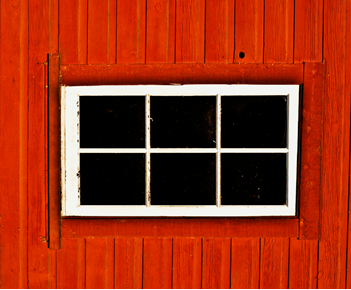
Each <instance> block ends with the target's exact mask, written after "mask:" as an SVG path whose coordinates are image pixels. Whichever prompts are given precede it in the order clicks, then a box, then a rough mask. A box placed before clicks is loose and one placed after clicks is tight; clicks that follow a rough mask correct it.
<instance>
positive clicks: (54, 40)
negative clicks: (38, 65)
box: [48, 0, 59, 54]
mask: <svg viewBox="0 0 351 290" xmlns="http://www.w3.org/2000/svg"><path fill="white" fill-rule="evenodd" d="M48 53H55V54H58V53H59V0H49V51H48Z"/></svg>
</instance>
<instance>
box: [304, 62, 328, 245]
mask: <svg viewBox="0 0 351 290" xmlns="http://www.w3.org/2000/svg"><path fill="white" fill-rule="evenodd" d="M324 77H325V66H324V64H322V63H306V64H305V73H304V85H303V104H302V116H301V119H302V126H301V134H300V138H301V141H300V142H299V143H300V198H299V200H300V239H310V240H318V239H319V227H320V224H319V206H320V194H321V178H322V176H321V166H322V165H321V161H322V160H321V159H322V158H321V157H322V142H323V141H322V135H323V103H324V92H323V88H324Z"/></svg>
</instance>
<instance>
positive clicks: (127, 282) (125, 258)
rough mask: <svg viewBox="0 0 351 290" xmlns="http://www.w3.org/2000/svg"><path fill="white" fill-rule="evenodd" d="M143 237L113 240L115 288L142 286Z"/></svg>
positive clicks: (139, 287)
mask: <svg viewBox="0 0 351 290" xmlns="http://www.w3.org/2000/svg"><path fill="white" fill-rule="evenodd" d="M142 277H143V239H140V238H130V239H128V238H123V239H119V238H118V239H116V240H115V288H118V289H127V288H136V289H141V288H142Z"/></svg>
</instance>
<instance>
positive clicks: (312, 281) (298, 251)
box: [289, 239, 318, 289]
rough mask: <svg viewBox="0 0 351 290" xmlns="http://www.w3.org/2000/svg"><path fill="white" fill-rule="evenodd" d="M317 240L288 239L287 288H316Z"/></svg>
mask: <svg viewBox="0 0 351 290" xmlns="http://www.w3.org/2000/svg"><path fill="white" fill-rule="evenodd" d="M317 263H318V241H301V240H297V239H290V257H289V288H290V289H291V288H292V289H316V288H317V267H318V265H317Z"/></svg>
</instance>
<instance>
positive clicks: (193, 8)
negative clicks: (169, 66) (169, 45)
mask: <svg viewBox="0 0 351 290" xmlns="http://www.w3.org/2000/svg"><path fill="white" fill-rule="evenodd" d="M176 3H177V8H176V9H177V10H176V15H177V17H176V62H177V63H203V62H204V60H205V59H204V57H205V47H204V44H205V1H201V0H178V1H177V2H176Z"/></svg>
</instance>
